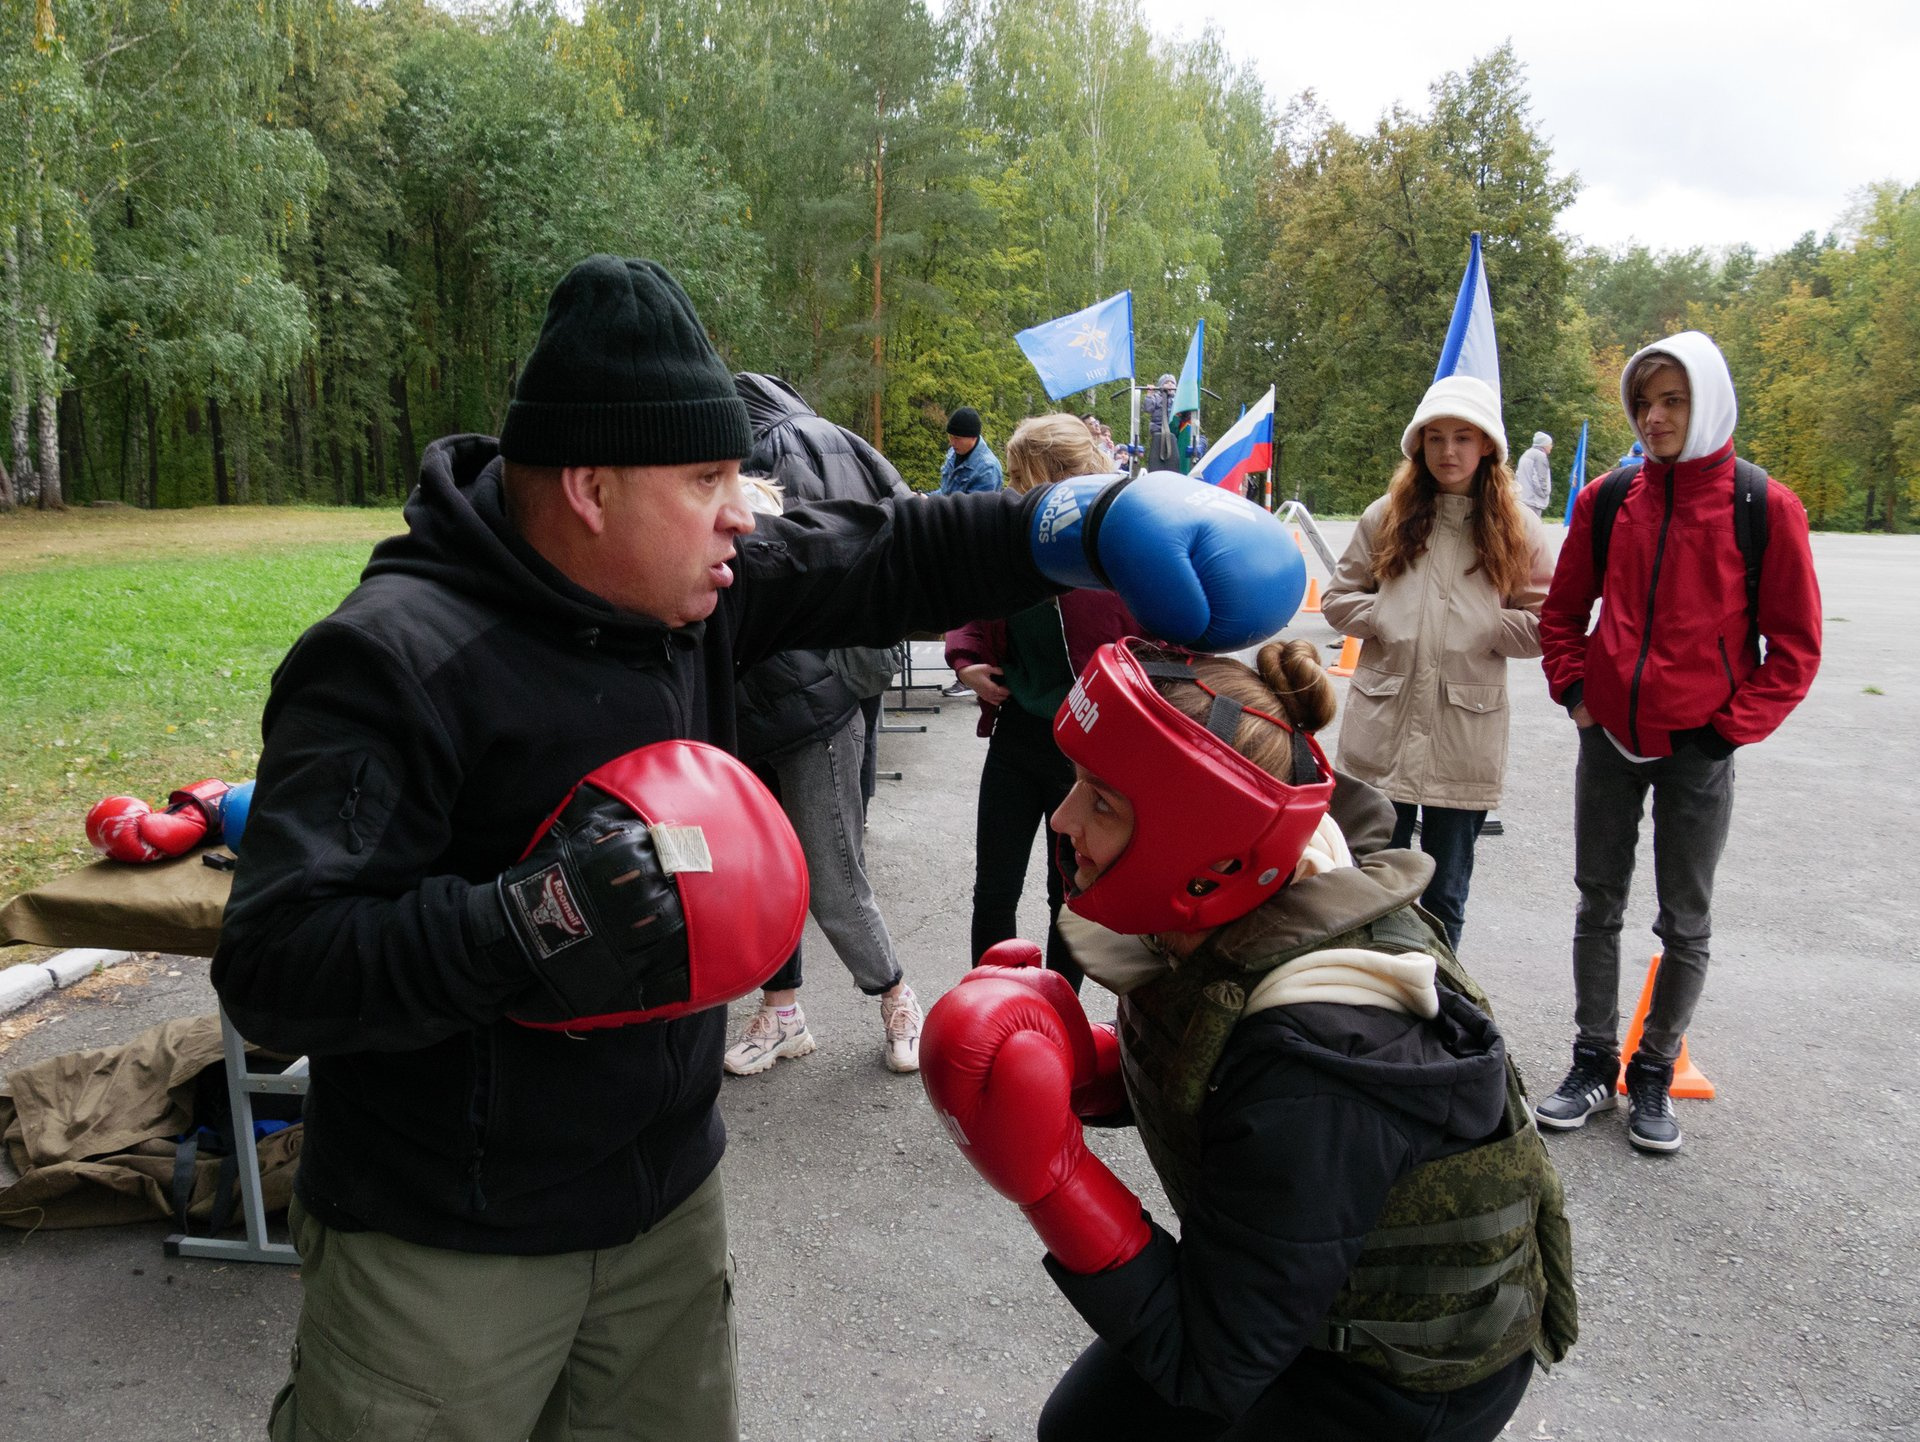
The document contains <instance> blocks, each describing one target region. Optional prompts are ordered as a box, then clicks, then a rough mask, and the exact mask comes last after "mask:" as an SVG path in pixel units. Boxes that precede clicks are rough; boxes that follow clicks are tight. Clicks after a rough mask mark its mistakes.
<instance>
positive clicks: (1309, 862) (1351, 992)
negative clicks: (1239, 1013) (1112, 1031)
mask: <svg viewBox="0 0 1920 1442" xmlns="http://www.w3.org/2000/svg"><path fill="white" fill-rule="evenodd" d="M1352 865H1353V853H1352V852H1351V851H1350V850H1349V849H1348V847H1347V838H1346V837H1345V835H1343V834H1342V832H1341V830H1340V827H1339V824H1338V823H1337V822H1335V821H1334V819H1333V817H1332V816H1323V817H1321V818H1320V824H1319V825H1318V826H1317V827H1315V828H1314V832H1313V836H1312V838H1311V839H1309V841H1308V842H1307V849H1306V850H1305V851H1304V852H1302V853H1301V856H1300V861H1299V863H1298V865H1296V866H1295V867H1294V869H1293V878H1292V879H1293V880H1294V881H1300V880H1302V879H1304V878H1306V877H1309V876H1319V875H1321V874H1323V873H1325V872H1328V871H1336V870H1338V869H1340V868H1341V867H1350V866H1352ZM1282 895H1284V893H1282ZM1060 933H1061V937H1062V939H1063V940H1065V942H1066V943H1067V948H1068V950H1069V951H1070V952H1071V953H1072V955H1073V959H1074V960H1075V961H1076V962H1078V963H1079V964H1080V967H1081V969H1082V970H1083V971H1085V972H1086V974H1087V975H1088V976H1090V977H1092V978H1093V979H1094V980H1095V981H1097V982H1099V983H1100V984H1101V985H1102V986H1104V987H1106V988H1107V990H1109V991H1112V992H1115V993H1118V994H1120V995H1125V994H1126V993H1127V992H1129V991H1132V990H1133V989H1134V988H1136V987H1140V986H1144V985H1146V984H1147V983H1148V982H1150V981H1154V980H1156V979H1157V978H1159V977H1161V976H1164V975H1165V974H1166V973H1167V972H1168V971H1169V970H1171V969H1172V968H1173V967H1174V965H1175V964H1176V963H1175V962H1174V960H1173V959H1172V958H1171V957H1169V956H1168V955H1167V954H1166V953H1165V952H1164V951H1162V950H1161V949H1160V948H1159V947H1158V946H1156V945H1154V944H1153V942H1152V940H1151V939H1150V938H1148V937H1143V936H1123V935H1121V934H1120V933H1118V932H1114V931H1109V930H1107V929H1106V928H1105V927H1104V926H1099V925H1096V924H1095V923H1093V922H1091V921H1088V920H1087V919H1086V918H1085V917H1083V916H1077V915H1075V914H1074V913H1073V912H1071V911H1063V912H1061V914H1060ZM1300 1002H1333V1003H1336V1004H1340V1005H1346V1006H1381V1007H1386V1008H1387V1009H1388V1010H1390V1011H1398V1012H1405V1013H1409V1014H1411V1015H1414V1016H1423V1017H1430V1016H1437V1015H1438V1014H1439V1012H1440V998H1439V995H1438V994H1437V993H1436V992H1435V990H1434V960H1433V958H1432V957H1431V956H1426V955H1423V954H1419V953H1409V954H1405V955H1398V954H1393V953H1389V952H1382V951H1368V950H1364V949H1362V948H1360V947H1335V948H1330V949H1328V950H1325V951H1316V952H1311V953H1309V954H1308V955H1306V956H1300V957H1295V958H1294V959H1293V960H1292V961H1290V962H1287V963H1286V964H1285V965H1284V966H1278V967H1275V968H1274V969H1273V970H1272V971H1271V972H1269V973H1267V975H1266V976H1264V977H1262V978H1261V980H1260V982H1259V984H1258V985H1256V986H1255V987H1254V988H1253V991H1252V994H1251V995H1250V996H1249V997H1248V998H1247V1013H1248V1014H1251V1013H1252V1012H1255V1011H1261V1010H1265V1009H1266V1008H1267V1007H1273V1006H1292V1005H1294V1004H1296V1003H1300Z"/></svg>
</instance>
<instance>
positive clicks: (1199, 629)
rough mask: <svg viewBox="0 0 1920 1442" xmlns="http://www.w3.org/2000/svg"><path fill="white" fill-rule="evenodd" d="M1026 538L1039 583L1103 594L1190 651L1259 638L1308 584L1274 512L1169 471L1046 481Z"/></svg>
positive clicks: (1288, 613) (1295, 605)
mask: <svg viewBox="0 0 1920 1442" xmlns="http://www.w3.org/2000/svg"><path fill="white" fill-rule="evenodd" d="M1030 539H1031V541H1032V544H1033V560H1034V564H1035V565H1037V566H1038V567H1039V568H1040V570H1041V573H1042V574H1044V575H1045V576H1046V577H1047V579H1048V580H1050V581H1055V582H1057V583H1059V584H1060V585H1062V586H1080V587H1099V588H1102V589H1105V590H1110V591H1113V592H1115V593H1116V594H1117V595H1118V596H1119V597H1120V599H1121V600H1123V601H1125V602H1126V603H1127V609H1128V610H1130V611H1132V612H1133V614H1134V615H1135V616H1137V617H1139V618H1140V624H1141V625H1142V626H1144V627H1146V628H1147V630H1148V631H1150V632H1152V633H1153V634H1154V635H1155V636H1158V637H1159V638H1161V639H1162V640H1166V641H1174V642H1177V643H1179V644H1180V645H1183V646H1192V647H1194V648H1195V649H1196V650H1201V651H1237V650H1239V649H1240V648H1241V647H1243V646H1252V645H1255V644H1257V643H1258V642H1261V641H1264V640H1266V639H1267V638H1268V637H1269V636H1271V635H1273V634H1274V633H1275V632H1276V631H1278V630H1279V629H1280V628H1281V627H1282V626H1284V625H1286V624H1287V622H1288V621H1290V620H1292V619H1293V613H1294V612H1295V611H1297V610H1298V609H1299V608H1300V598H1301V596H1302V595H1303V594H1304V593H1305V591H1306V588H1307V566H1306V562H1305V560H1304V559H1303V558H1302V557H1301V555H1300V548H1299V547H1298V546H1296V545H1295V544H1294V543H1293V538H1292V537H1291V536H1290V535H1288V534H1287V528H1286V527H1285V526H1284V525H1282V524H1281V523H1280V521H1279V519H1278V518H1277V517H1276V516H1274V515H1272V514H1271V513H1270V512H1268V511H1266V510H1264V509H1263V508H1262V507H1260V506H1256V505H1255V504H1254V503H1253V502H1252V501H1249V500H1247V499H1246V498H1245V497H1244V496H1239V495H1235V494H1234V493H1233V492H1231V491H1224V490H1222V489H1220V487H1218V486H1208V485H1203V484H1202V483H1200V482H1199V481H1195V480H1191V479H1189V478H1188V477H1186V476H1183V475H1180V474H1178V473H1177V472H1174V471H1149V472H1147V473H1146V474H1145V475H1143V476H1139V477H1136V478H1135V479H1133V480H1127V479H1125V478H1124V477H1122V478H1118V479H1116V478H1115V477H1113V476H1078V477H1075V478H1074V479H1072V480H1066V481H1060V482H1057V483H1056V484H1054V485H1052V486H1050V487H1048V489H1047V493H1046V495H1045V496H1044V497H1042V499H1041V502H1040V505H1039V508H1038V509H1037V510H1035V511H1034V513H1033V532H1032V536H1031V538H1030Z"/></svg>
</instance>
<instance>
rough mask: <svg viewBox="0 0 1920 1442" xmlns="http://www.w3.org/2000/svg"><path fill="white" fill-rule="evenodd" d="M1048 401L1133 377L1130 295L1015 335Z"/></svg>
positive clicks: (1131, 305)
mask: <svg viewBox="0 0 1920 1442" xmlns="http://www.w3.org/2000/svg"><path fill="white" fill-rule="evenodd" d="M1014 340H1016V341H1018V342H1019V344H1020V349H1021V350H1022V351H1024V352H1025V353H1026V357H1027V359H1028V360H1029V361H1031V362H1033V368H1034V369H1035V370H1036V371H1038V372H1039V373H1040V383H1041V384H1042V385H1043V386H1045V387H1046V388H1047V395H1048V397H1049V398H1050V399H1052V400H1056V401H1057V400H1059V399H1060V398H1061V397H1063V396H1070V395H1072V394H1073V393H1074V392H1075V391H1083V390H1085V389H1087V387H1088V386H1098V385H1105V384H1106V383H1107V382H1108V381H1116V380H1120V379H1121V378H1123V377H1125V376H1130V375H1132V374H1133V292H1132V291H1130V290H1123V291H1121V292H1120V294H1118V295H1116V296H1110V297H1108V298H1107V299H1106V300H1103V301H1100V302H1099V303H1098V304H1095V305H1090V306H1088V307H1087V308H1086V309H1085V310H1077V311H1075V312H1074V313H1073V314H1072V315H1063V316H1061V317H1060V319H1058V320H1050V321H1046V322H1043V323H1042V324H1040V325H1036V326H1031V327H1029V328H1028V329H1026V330H1023V331H1021V332H1020V333H1019V334H1018V335H1016V336H1015V337H1014Z"/></svg>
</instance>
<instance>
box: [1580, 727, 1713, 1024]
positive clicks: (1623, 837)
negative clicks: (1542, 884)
mask: <svg viewBox="0 0 1920 1442" xmlns="http://www.w3.org/2000/svg"><path fill="white" fill-rule="evenodd" d="M1649 788H1651V789H1652V791H1653V888H1654V895H1655V897H1656V898H1657V900H1658V902H1659V913H1658V915H1657V916H1656V917H1655V919H1654V923H1653V931H1654V935H1656V936H1658V937H1659V938H1660V941H1661V946H1662V956H1661V961H1660V974H1659V978H1658V980H1657V981H1656V982H1655V983H1654V988H1653V1004H1652V1006H1651V1007H1650V1008H1649V1009H1648V1012H1647V1022H1646V1028H1645V1030H1644V1031H1643V1032H1642V1034H1641V1038H1640V1055H1641V1056H1643V1057H1644V1058H1645V1059H1646V1060H1648V1061H1656V1062H1671V1061H1674V1060H1675V1059H1677V1058H1678V1057H1679V1055H1680V1040H1681V1038H1682V1037H1684V1036H1685V1035H1686V1031H1687V1024H1688V1023H1689V1022H1690V1021H1692V1020H1693V1009H1694V1006H1695V1005H1696V1004H1697V1003H1698V1002H1699V1000H1700V993H1701V992H1702V991H1703V990H1705V988H1706V984H1707V943H1708V941H1709V939H1710V938H1711V937H1712V934H1713V920H1712V915H1711V912H1712V906H1713V873H1714V870H1715V868H1716V867H1717V866H1718V865H1719V864H1720V853H1721V851H1722V850H1724V849H1725V847H1726V844H1727V827H1728V824H1729V823H1730V822H1731V821H1732V819H1733V759H1732V758H1731V757H1727V758H1724V759H1722V760H1718V761H1714V760H1709V759H1708V758H1707V757H1705V756H1702V755H1701V754H1700V753H1699V752H1697V751H1693V750H1685V751H1682V752H1680V753H1679V754H1677V755H1674V756H1663V757H1660V758H1659V759H1657V760H1653V761H1644V762H1636V761H1629V760H1628V759H1627V758H1626V757H1625V756H1622V755H1621V754H1620V750H1619V748H1618V747H1616V746H1615V745H1614V744H1613V742H1611V741H1609V740H1608V739H1607V734H1606V732H1605V731H1603V730H1602V729H1601V728H1600V727H1598V726H1589V727H1587V728H1586V729H1585V730H1583V731H1582V732H1581V733H1580V764H1579V766H1578V768H1577V769H1576V771H1575V772H1574V783H1573V879H1574V884H1575V885H1576V886H1577V887H1579V889H1580V905H1579V909H1578V910H1577V911H1576V912H1575V914H1574V921H1573V1020H1574V1025H1575V1027H1576V1028H1577V1029H1578V1031H1579V1039H1580V1040H1581V1041H1583V1042H1585V1043H1586V1044H1588V1045H1589V1046H1596V1047H1601V1048H1604V1049H1605V1050H1607V1051H1610V1052H1616V1053H1617V1052H1618V1051H1619V1049H1620V923H1621V919H1622V918H1623V917H1624V916H1625V914H1626V910H1627V892H1628V888H1629V886H1630V885H1631V883H1632V881H1633V859H1634V851H1635V848H1636V847H1637V846H1638V845H1639V841H1640V817H1641V813H1642V812H1643V811H1644V810H1645V807H1646V801H1647V791H1648V789H1649Z"/></svg>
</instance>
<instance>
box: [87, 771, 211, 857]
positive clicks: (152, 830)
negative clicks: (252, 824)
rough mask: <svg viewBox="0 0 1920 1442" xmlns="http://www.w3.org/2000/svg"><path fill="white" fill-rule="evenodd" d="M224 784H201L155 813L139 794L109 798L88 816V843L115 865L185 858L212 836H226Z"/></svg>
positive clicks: (177, 794)
mask: <svg viewBox="0 0 1920 1442" xmlns="http://www.w3.org/2000/svg"><path fill="white" fill-rule="evenodd" d="M227 789H228V788H227V783H226V782H224V781H196V782H194V783H193V785H191V786H187V787H183V788H182V789H181V790H179V791H176V792H174V793H173V794H172V795H170V796H168V797H167V800H168V802H169V803H171V804H170V805H168V807H167V809H166V810H165V811H155V810H154V809H153V808H152V807H151V806H149V805H147V803H146V802H144V801H142V800H140V799H139V798H138V797H137V796H109V797H107V798H106V799H105V800H103V801H98V802H96V803H94V807H93V809H92V810H91V811H89V812H88V813H87V840H88V841H90V842H92V843H93V847H94V849H95V850H96V851H99V852H102V853H103V854H105V855H107V856H110V857H112V858H113V859H114V860H115V861H161V860H164V859H165V858H166V857H169V856H184V855H186V853H187V852H189V851H191V850H193V848H194V847H196V846H198V845H199V844H200V843H201V842H202V841H205V840H206V839H207V838H208V837H209V836H212V837H213V838H214V839H216V840H218V839H219V836H220V798H221V797H223V796H225V795H226V794H227Z"/></svg>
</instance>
